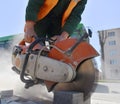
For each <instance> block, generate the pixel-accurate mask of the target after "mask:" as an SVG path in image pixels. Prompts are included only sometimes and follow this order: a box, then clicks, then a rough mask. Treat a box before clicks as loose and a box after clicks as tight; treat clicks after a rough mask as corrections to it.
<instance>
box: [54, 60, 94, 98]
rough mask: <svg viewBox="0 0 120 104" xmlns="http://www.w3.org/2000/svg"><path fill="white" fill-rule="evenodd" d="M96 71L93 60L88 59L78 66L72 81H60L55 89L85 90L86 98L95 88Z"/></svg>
mask: <svg viewBox="0 0 120 104" xmlns="http://www.w3.org/2000/svg"><path fill="white" fill-rule="evenodd" d="M95 71H96V69H95V68H94V65H93V62H92V60H91V59H89V60H86V61H84V62H82V63H81V64H80V65H79V66H78V68H77V75H76V78H75V79H74V80H73V81H72V82H69V83H58V84H57V85H56V86H55V87H54V91H76V92H83V93H84V99H85V100H86V99H87V98H89V97H90V95H91V92H93V90H94V89H95Z"/></svg>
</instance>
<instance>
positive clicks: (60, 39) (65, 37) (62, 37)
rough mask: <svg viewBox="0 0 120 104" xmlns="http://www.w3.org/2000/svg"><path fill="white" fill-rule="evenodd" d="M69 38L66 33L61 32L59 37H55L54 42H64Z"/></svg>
mask: <svg viewBox="0 0 120 104" xmlns="http://www.w3.org/2000/svg"><path fill="white" fill-rule="evenodd" d="M68 37H69V34H68V33H67V32H66V31H63V32H62V34H61V35H60V36H58V37H57V40H56V42H58V41H62V40H65V39H67V38H68Z"/></svg>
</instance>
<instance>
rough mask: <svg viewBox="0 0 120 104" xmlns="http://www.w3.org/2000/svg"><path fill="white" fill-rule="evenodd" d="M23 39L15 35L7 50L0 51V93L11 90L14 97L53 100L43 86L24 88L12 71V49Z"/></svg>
mask: <svg viewBox="0 0 120 104" xmlns="http://www.w3.org/2000/svg"><path fill="white" fill-rule="evenodd" d="M22 38H23V34H20V35H17V36H16V37H15V39H14V40H13V43H12V45H11V47H10V48H9V50H5V49H0V91H5V90H13V91H14V95H17V96H21V97H24V98H29V99H36V98H40V99H46V100H50V99H52V98H53V93H49V92H47V89H46V87H45V86H43V85H40V84H39V85H35V86H33V87H31V88H29V89H25V88H24V83H23V82H21V81H20V78H19V75H17V74H16V73H15V72H14V71H13V70H12V69H11V67H12V48H13V46H14V45H17V44H18V43H19V41H20V40H21V39H22Z"/></svg>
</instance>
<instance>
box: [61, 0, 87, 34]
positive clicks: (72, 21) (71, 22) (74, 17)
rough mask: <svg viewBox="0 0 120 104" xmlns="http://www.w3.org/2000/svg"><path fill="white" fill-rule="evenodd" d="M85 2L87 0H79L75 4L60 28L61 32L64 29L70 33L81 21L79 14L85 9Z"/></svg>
mask: <svg viewBox="0 0 120 104" xmlns="http://www.w3.org/2000/svg"><path fill="white" fill-rule="evenodd" d="M86 3H87V0H81V1H80V2H79V3H78V4H77V5H76V7H75V8H74V9H73V11H72V12H71V14H70V16H69V17H68V19H67V21H66V22H65V24H64V26H63V28H62V31H63V32H64V31H66V32H67V33H68V34H70V35H71V34H72V33H73V31H74V30H75V29H76V27H77V25H78V24H79V23H80V21H81V15H82V13H83V11H84V9H85V5H86Z"/></svg>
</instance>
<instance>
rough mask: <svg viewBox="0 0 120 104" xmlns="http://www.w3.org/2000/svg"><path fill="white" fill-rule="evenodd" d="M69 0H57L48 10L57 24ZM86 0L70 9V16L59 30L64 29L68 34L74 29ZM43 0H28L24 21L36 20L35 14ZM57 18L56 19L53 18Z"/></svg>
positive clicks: (79, 19)
mask: <svg viewBox="0 0 120 104" xmlns="http://www.w3.org/2000/svg"><path fill="white" fill-rule="evenodd" d="M69 2H70V0H59V2H58V4H57V5H56V6H55V7H54V8H53V9H52V10H51V11H50V13H49V14H48V16H53V19H54V21H56V22H54V23H56V24H57V19H58V20H61V18H62V15H63V13H64V11H65V10H66V8H67V7H68V4H69ZM86 2H87V0H81V1H80V2H79V3H78V4H77V5H76V7H75V8H74V9H73V10H72V12H71V14H70V16H69V17H68V19H67V21H66V23H65V24H64V26H63V27H61V29H60V31H61V32H62V31H66V32H68V33H69V34H72V33H73V31H74V30H75V29H76V27H77V25H78V24H79V23H80V21H81V14H82V13H83V11H84V9H85V5H86ZM43 3H44V0H29V2H28V6H27V8H26V21H27V20H31V21H37V14H38V12H39V10H40V7H41V6H42V5H43ZM55 18H57V19H55Z"/></svg>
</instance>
